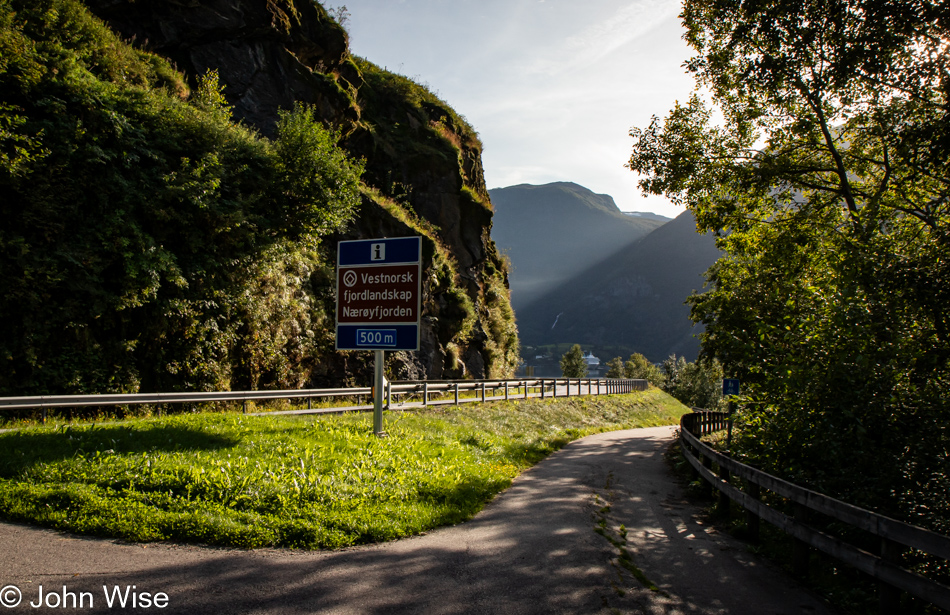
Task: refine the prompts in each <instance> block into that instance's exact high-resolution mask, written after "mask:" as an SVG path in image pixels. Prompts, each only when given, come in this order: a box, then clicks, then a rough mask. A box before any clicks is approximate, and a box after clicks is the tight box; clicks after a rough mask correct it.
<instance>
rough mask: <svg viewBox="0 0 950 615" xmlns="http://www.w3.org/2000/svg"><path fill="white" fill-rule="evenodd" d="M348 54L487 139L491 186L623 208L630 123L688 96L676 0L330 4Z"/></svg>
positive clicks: (633, 181)
mask: <svg viewBox="0 0 950 615" xmlns="http://www.w3.org/2000/svg"><path fill="white" fill-rule="evenodd" d="M344 4H345V6H346V8H347V11H348V13H349V17H348V19H347V21H346V23H345V26H346V29H347V30H348V32H349V34H350V48H351V50H352V52H353V53H354V54H356V55H359V56H362V57H364V58H366V59H368V60H370V61H371V62H374V63H375V64H378V65H380V66H383V67H385V68H387V69H388V70H390V71H393V72H397V73H400V74H402V75H406V76H407V77H410V78H412V79H413V80H415V81H417V82H419V83H422V84H424V85H427V86H428V87H429V89H430V90H431V91H432V92H433V93H435V94H436V95H438V96H439V97H440V98H441V99H442V100H444V101H446V102H447V103H449V104H450V105H451V106H452V107H453V108H454V109H455V110H456V111H457V112H459V113H460V114H462V115H463V116H465V118H466V119H467V120H468V121H469V123H470V124H472V126H473V127H474V128H475V130H476V131H478V134H479V136H480V137H481V140H482V143H483V144H484V148H485V149H484V152H483V155H482V161H483V164H484V167H485V179H486V183H487V184H488V187H489V188H503V187H506V186H512V185H516V184H524V183H528V184H546V183H549V182H554V181H572V182H575V183H578V184H580V185H582V186H585V187H587V188H589V189H591V190H593V191H594V192H597V193H601V194H609V195H610V196H612V197H614V200H615V201H616V203H617V205H618V206H619V207H620V209H622V210H624V211H652V212H654V213H658V214H661V215H665V216H669V217H674V216H676V215H677V214H679V213H680V212H681V211H682V208H679V207H676V206H674V205H672V204H671V203H670V202H669V201H668V200H666V199H665V198H663V197H657V196H649V197H645V196H643V194H642V192H641V191H640V189H639V188H638V186H637V176H636V174H634V173H633V172H632V171H630V170H629V169H626V168H625V167H624V166H623V165H624V164H625V163H626V162H627V160H628V159H629V158H630V153H631V148H632V145H633V139H632V138H631V137H630V136H629V131H630V128H631V127H633V126H639V127H642V128H645V127H646V126H647V125H648V124H649V123H650V118H651V117H652V116H653V115H657V116H660V117H664V116H665V115H666V114H667V112H668V111H669V110H670V109H672V107H673V104H674V102H675V101H676V100H680V101H685V100H687V99H688V97H689V94H690V92H691V91H692V88H693V80H692V77H690V76H689V75H687V74H686V72H685V70H684V69H683V68H682V64H683V62H684V61H686V60H687V59H688V58H689V57H690V56H691V55H692V54H691V53H690V49H689V47H688V46H687V45H686V43H685V42H684V41H683V40H682V34H683V29H682V25H681V24H680V22H679V19H678V17H677V16H678V14H679V11H680V1H679V0H625V1H624V0H584V1H583V2H580V1H578V0H336V2H333V1H330V2H325V6H327V8H333V7H339V6H340V5H344Z"/></svg>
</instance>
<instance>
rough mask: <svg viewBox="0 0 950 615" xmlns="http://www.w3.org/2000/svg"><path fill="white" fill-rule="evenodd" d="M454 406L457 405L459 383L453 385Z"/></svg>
mask: <svg viewBox="0 0 950 615" xmlns="http://www.w3.org/2000/svg"><path fill="white" fill-rule="evenodd" d="M455 405H456V406H457V405H459V383H458V382H456V383H455Z"/></svg>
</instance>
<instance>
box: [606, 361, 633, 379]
mask: <svg viewBox="0 0 950 615" xmlns="http://www.w3.org/2000/svg"><path fill="white" fill-rule="evenodd" d="M604 377H605V378H624V377H625V374H624V369H623V359H621V358H620V357H614V358H613V359H611V360H609V361H607V373H606V374H604ZM631 378H632V376H631Z"/></svg>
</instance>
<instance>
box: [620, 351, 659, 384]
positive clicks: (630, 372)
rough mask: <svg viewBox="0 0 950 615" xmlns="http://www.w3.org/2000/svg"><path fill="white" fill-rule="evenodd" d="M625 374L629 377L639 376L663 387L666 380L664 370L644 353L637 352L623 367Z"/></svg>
mask: <svg viewBox="0 0 950 615" xmlns="http://www.w3.org/2000/svg"><path fill="white" fill-rule="evenodd" d="M623 371H624V376H625V377H627V378H639V379H642V380H646V381H648V382H649V383H650V384H652V385H653V386H657V387H662V386H663V383H664V382H665V381H666V377H665V376H664V375H663V372H661V371H660V368H658V367H657V366H656V365H654V364H653V363H651V362H650V361H649V359H647V358H646V357H645V356H644V355H642V354H640V353H639V352H635V353H633V354H632V355H630V358H629V359H628V360H627V362H626V363H625V364H624V367H623Z"/></svg>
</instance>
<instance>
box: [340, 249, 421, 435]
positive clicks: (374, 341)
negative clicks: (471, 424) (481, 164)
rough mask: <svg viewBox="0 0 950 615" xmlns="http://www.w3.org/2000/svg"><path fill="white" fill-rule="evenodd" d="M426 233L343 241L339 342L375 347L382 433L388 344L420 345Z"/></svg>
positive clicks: (376, 421) (379, 431) (377, 426)
mask: <svg viewBox="0 0 950 615" xmlns="http://www.w3.org/2000/svg"><path fill="white" fill-rule="evenodd" d="M421 312H422V238H421V237H397V238H392V239H387V238H384V239H359V240H356V241H341V242H340V243H339V244H338V246H337V290H336V348H337V350H373V351H375V353H376V357H375V358H376V366H375V369H374V373H373V383H374V384H373V432H374V433H375V434H376V435H378V436H382V435H385V432H384V431H383V395H384V393H383V388H384V384H385V378H384V375H383V368H384V365H385V351H386V350H419V317H420V314H421Z"/></svg>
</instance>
